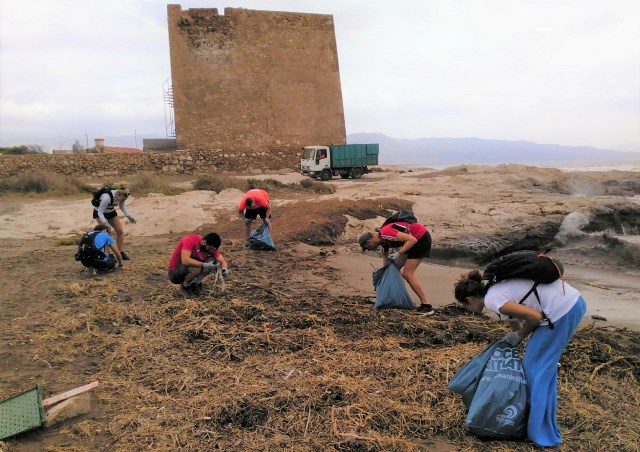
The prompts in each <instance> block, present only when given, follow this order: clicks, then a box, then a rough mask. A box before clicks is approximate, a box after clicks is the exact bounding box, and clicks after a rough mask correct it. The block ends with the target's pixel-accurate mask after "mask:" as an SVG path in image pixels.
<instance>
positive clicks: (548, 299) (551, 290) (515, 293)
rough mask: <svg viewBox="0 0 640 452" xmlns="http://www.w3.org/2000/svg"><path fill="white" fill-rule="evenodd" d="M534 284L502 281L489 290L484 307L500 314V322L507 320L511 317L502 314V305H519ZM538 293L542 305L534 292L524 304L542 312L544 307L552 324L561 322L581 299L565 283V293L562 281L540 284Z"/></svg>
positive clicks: (522, 280)
mask: <svg viewBox="0 0 640 452" xmlns="http://www.w3.org/2000/svg"><path fill="white" fill-rule="evenodd" d="M533 284H534V283H533V281H531V280H530V279H507V280H505V281H500V282H499V283H496V284H494V285H493V286H491V287H490V288H489V291H488V292H487V294H486V295H485V297H484V306H485V307H486V308H487V309H489V310H490V311H493V312H495V313H496V314H498V317H499V318H500V320H506V319H508V318H509V316H507V315H503V314H500V308H501V307H502V305H504V304H505V303H506V302H507V301H513V302H514V303H518V302H519V301H520V300H521V299H522V297H524V296H525V295H526V293H527V292H529V290H531V287H533ZM537 291H538V295H540V303H538V299H537V298H536V296H535V294H534V293H533V292H532V293H531V294H530V295H529V296H528V297H527V299H526V300H524V301H523V302H522V304H523V305H524V306H528V307H530V308H533V309H535V310H536V311H540V306H542V312H544V313H545V315H546V316H547V318H549V320H551V321H552V322H556V321H558V320H560V319H561V318H562V317H563V316H564V315H565V314H566V313H567V312H569V311H570V310H571V308H572V307H573V305H574V304H576V302H577V301H578V298H580V292H578V291H577V290H576V289H575V288H573V287H572V286H570V285H569V284H568V283H567V282H564V291H563V282H562V280H560V279H559V280H557V281H554V282H552V283H551V284H538V287H537Z"/></svg>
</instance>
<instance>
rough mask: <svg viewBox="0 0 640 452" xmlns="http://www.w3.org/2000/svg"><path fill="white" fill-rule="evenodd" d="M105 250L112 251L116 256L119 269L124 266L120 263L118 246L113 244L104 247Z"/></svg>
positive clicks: (120, 257)
mask: <svg viewBox="0 0 640 452" xmlns="http://www.w3.org/2000/svg"><path fill="white" fill-rule="evenodd" d="M106 248H107V251H112V252H113V254H115V255H116V259H117V260H118V265H120V267H123V266H124V264H123V263H122V255H121V254H120V250H119V249H118V245H116V244H115V242H114V243H113V244H112V245H106Z"/></svg>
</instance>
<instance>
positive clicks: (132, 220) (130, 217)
mask: <svg viewBox="0 0 640 452" xmlns="http://www.w3.org/2000/svg"><path fill="white" fill-rule="evenodd" d="M127 218H128V219H129V223H131V224H135V223H136V219H135V218H133V217H132V216H131V215H127Z"/></svg>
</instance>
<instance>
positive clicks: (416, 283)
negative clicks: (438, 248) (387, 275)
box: [358, 221, 435, 315]
mask: <svg viewBox="0 0 640 452" xmlns="http://www.w3.org/2000/svg"><path fill="white" fill-rule="evenodd" d="M358 243H359V244H360V247H361V248H362V252H364V251H365V250H367V251H373V250H375V249H377V248H378V247H379V246H382V265H386V264H387V260H389V259H391V260H393V261H394V264H395V265H396V267H398V268H399V269H401V270H400V273H401V274H402V277H403V278H404V279H405V281H407V282H408V283H409V286H411V289H412V290H413V291H414V292H415V294H416V295H417V296H418V298H419V299H420V306H418V308H417V309H416V312H418V314H420V315H433V314H434V313H435V311H434V310H433V306H431V303H430V302H429V298H428V297H427V294H426V293H425V291H424V288H423V287H422V283H421V282H420V280H419V279H418V277H417V276H416V270H417V269H418V266H419V265H420V263H421V262H422V259H423V258H425V257H429V254H430V253H431V234H430V233H429V231H428V230H427V228H426V227H425V226H424V225H422V224H420V223H406V222H404V221H398V222H393V223H389V224H386V225H383V226H382V227H381V228H380V231H379V232H378V231H376V232H365V233H363V234H362V235H361V236H360V239H359V240H358ZM390 248H399V249H398V251H396V252H394V253H392V254H389V249H390Z"/></svg>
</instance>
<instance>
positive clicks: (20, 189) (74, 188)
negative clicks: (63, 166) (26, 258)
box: [0, 171, 93, 195]
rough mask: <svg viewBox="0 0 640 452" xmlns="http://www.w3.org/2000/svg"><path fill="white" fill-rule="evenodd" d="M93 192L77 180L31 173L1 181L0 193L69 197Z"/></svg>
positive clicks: (58, 175) (51, 174) (62, 176)
mask: <svg viewBox="0 0 640 452" xmlns="http://www.w3.org/2000/svg"><path fill="white" fill-rule="evenodd" d="M91 190H93V189H92V188H91V187H89V186H88V185H86V184H83V183H82V182H80V181H79V180H77V179H75V178H73V177H69V176H64V175H62V174H54V173H46V172H38V171H36V172H32V173H27V174H23V175H20V176H16V177H12V178H7V179H3V180H2V181H1V182H0V191H2V192H16V193H52V192H54V193H56V194H61V195H69V194H76V193H83V192H87V191H91Z"/></svg>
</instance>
